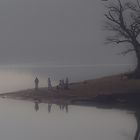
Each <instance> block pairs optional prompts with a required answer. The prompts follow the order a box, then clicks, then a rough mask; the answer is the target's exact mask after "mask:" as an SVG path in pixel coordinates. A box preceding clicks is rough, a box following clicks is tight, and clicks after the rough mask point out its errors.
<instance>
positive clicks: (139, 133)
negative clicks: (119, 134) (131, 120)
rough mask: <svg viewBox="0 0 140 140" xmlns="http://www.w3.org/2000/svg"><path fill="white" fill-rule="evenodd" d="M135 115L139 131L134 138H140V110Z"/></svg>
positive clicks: (137, 139) (138, 139)
mask: <svg viewBox="0 0 140 140" xmlns="http://www.w3.org/2000/svg"><path fill="white" fill-rule="evenodd" d="M135 117H136V120H137V131H136V134H135V138H134V140H140V110H138V111H136V113H135Z"/></svg>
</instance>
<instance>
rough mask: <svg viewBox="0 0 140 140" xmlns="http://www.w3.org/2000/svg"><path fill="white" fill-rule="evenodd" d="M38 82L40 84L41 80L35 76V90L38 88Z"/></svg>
mask: <svg viewBox="0 0 140 140" xmlns="http://www.w3.org/2000/svg"><path fill="white" fill-rule="evenodd" d="M38 84H39V80H38V78H37V77H36V78H35V90H38Z"/></svg>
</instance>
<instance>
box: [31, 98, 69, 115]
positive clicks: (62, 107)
mask: <svg viewBox="0 0 140 140" xmlns="http://www.w3.org/2000/svg"><path fill="white" fill-rule="evenodd" d="M34 103H35V106H34V110H35V111H36V112H37V111H38V110H39V103H40V102H39V101H35V102H34ZM46 104H47V103H46ZM53 105H57V107H58V108H59V109H60V111H64V112H66V113H68V104H67V103H57V104H53V103H48V113H51V110H52V106H53Z"/></svg>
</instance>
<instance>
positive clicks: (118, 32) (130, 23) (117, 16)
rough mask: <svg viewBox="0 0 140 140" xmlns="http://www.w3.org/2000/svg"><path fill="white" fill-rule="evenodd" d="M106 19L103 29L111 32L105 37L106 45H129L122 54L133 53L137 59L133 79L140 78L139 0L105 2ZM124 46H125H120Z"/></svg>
mask: <svg viewBox="0 0 140 140" xmlns="http://www.w3.org/2000/svg"><path fill="white" fill-rule="evenodd" d="M106 8H107V12H106V14H105V17H106V19H107V21H106V24H105V28H106V29H107V30H109V31H111V36H110V37H109V36H108V37H107V42H108V43H116V44H120V43H129V44H130V45H129V48H128V49H127V50H126V51H124V52H122V54H124V55H125V54H128V53H130V52H132V51H134V52H135V54H136V57H137V67H136V69H135V71H134V72H133V74H131V75H132V76H133V77H135V78H140V41H139V39H140V3H139V0H135V1H133V2H132V0H130V1H128V0H113V1H112V2H109V3H108V2H107V6H106ZM121 46H125V45H121Z"/></svg>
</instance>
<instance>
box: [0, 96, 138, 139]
mask: <svg viewBox="0 0 140 140" xmlns="http://www.w3.org/2000/svg"><path fill="white" fill-rule="evenodd" d="M136 129H137V121H136V119H135V116H134V114H133V113H132V112H130V111H125V110H123V111H122V110H117V109H101V108H100V109H99V108H96V107H87V106H73V105H69V106H67V107H66V106H65V107H64V108H61V109H60V106H58V105H51V104H49V105H48V104H44V103H40V104H38V105H37V104H35V103H33V102H29V101H20V100H10V99H0V139H1V140H134V136H135V133H136Z"/></svg>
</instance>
